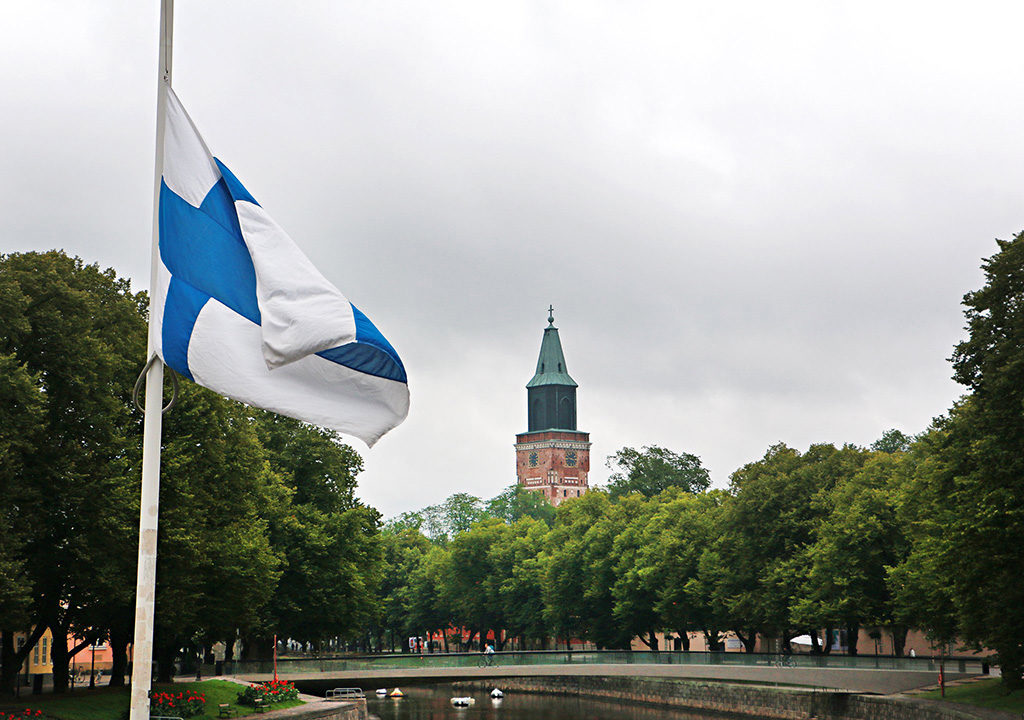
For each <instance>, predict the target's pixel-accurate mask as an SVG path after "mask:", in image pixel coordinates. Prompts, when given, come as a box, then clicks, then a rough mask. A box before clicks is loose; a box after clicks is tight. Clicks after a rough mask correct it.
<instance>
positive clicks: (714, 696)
mask: <svg viewBox="0 0 1024 720" xmlns="http://www.w3.org/2000/svg"><path fill="white" fill-rule="evenodd" d="M495 685H496V682H495V681H494V680H491V681H478V680H473V681H463V682H458V683H455V686H456V687H459V688H466V689H474V690H486V689H490V688H492V687H495ZM497 687H500V688H501V689H502V690H503V691H506V692H513V693H514V692H525V693H538V694H556V695H577V696H581V697H588V698H598V699H606V700H615V701H617V702H636V703H643V704H645V705H657V706H661V707H666V706H667V707H674V708H678V709H686V710H697V711H701V712H707V713H714V714H718V715H723V716H727V717H734V718H742V717H756V718H771V719H772V720H775V719H778V720H975V719H976V718H979V717H982V716H980V715H975V714H973V713H972V712H971V711H970V710H969V709H965V708H963V707H962V706H961V707H955V706H950V705H949V704H947V703H936V702H930V701H926V700H920V699H915V698H910V697H906V696H899V695H895V696H892V695H890V696H879V695H863V694H859V693H851V692H842V691H836V690H825V689H814V688H789V687H769V686H763V685H750V684H740V683H728V682H706V681H689V680H673V679H662V678H643V677H607V676H605V677H601V676H576V675H565V676H540V677H515V678H512V677H507V678H502V679H501V680H500V681H497ZM985 717H989V716H988V715H986V716H985Z"/></svg>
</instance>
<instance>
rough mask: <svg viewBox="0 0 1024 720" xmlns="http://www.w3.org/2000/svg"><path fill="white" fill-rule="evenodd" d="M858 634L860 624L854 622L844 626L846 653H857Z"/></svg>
mask: <svg viewBox="0 0 1024 720" xmlns="http://www.w3.org/2000/svg"><path fill="white" fill-rule="evenodd" d="M859 636H860V625H858V624H857V623H854V624H853V625H847V626H846V654H847V655H856V654H857V639H858V637H859Z"/></svg>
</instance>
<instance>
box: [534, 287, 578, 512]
mask: <svg viewBox="0 0 1024 720" xmlns="http://www.w3.org/2000/svg"><path fill="white" fill-rule="evenodd" d="M526 400H527V417H528V421H527V428H528V429H527V431H526V432H524V433H519V434H518V435H516V476H517V477H518V478H519V484H520V485H522V486H523V487H525V488H527V489H529V490H536V491H538V492H541V493H543V494H544V497H546V498H547V499H548V500H549V501H551V503H552V504H554V505H558V504H559V503H561V502H562V501H563V500H567V499H569V498H574V497H579V496H580V495H582V494H583V493H585V492H586V491H587V487H588V485H587V473H589V472H590V433H585V432H579V431H578V430H577V429H576V382H575V381H574V380H573V379H572V378H571V377H569V371H568V370H567V369H566V366H565V356H564V355H563V353H562V342H561V340H559V338H558V328H556V327H555V318H554V308H550V307H549V308H548V326H547V327H546V328H545V329H544V339H543V340H542V341H541V344H540V357H539V358H538V359H537V372H536V373H535V374H534V376H533V379H532V380H530V382H529V383H527V385H526Z"/></svg>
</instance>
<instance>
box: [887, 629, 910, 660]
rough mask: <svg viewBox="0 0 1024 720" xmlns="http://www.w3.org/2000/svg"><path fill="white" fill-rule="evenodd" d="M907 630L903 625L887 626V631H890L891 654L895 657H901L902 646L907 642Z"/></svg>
mask: <svg viewBox="0 0 1024 720" xmlns="http://www.w3.org/2000/svg"><path fill="white" fill-rule="evenodd" d="M907 630H908V628H907V627H906V626H905V625H890V626H889V632H891V633H892V654H893V655H895V656H896V657H903V648H904V646H905V645H906V644H907Z"/></svg>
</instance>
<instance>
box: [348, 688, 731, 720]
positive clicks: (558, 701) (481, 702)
mask: <svg viewBox="0 0 1024 720" xmlns="http://www.w3.org/2000/svg"><path fill="white" fill-rule="evenodd" d="M390 689H391V688H389V690H390ZM402 692H404V693H405V694H406V696H405V697H404V698H387V697H376V696H374V695H373V694H368V695H367V698H366V706H367V710H368V711H369V713H370V715H371V716H375V717H378V718H380V720H710V719H711V718H717V719H718V720H722V718H723V716H722V715H702V714H699V713H693V712H682V711H679V710H674V709H671V708H661V707H656V706H653V705H642V704H637V703H627V702H613V701H606V700H591V699H584V698H577V697H569V696H562V695H533V694H517V693H513V692H509V693H506V694H505V697H504V699H502V700H492V699H491V697H490V696H489V694H488V692H487V691H483V690H481V691H473V692H469V691H466V690H463V689H458V690H455V689H453V688H452V687H451V686H450V685H427V686H419V687H414V686H410V687H404V688H402ZM467 695H468V696H470V697H472V698H473V699H474V700H475V702H474V703H473V704H472V705H470V706H469V707H468V708H457V707H454V706H453V705H452V704H451V698H452V697H455V696H459V697H462V696H467ZM744 717H745V718H746V719H747V720H750V716H744Z"/></svg>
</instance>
